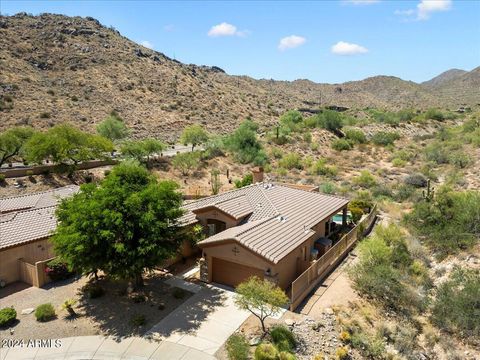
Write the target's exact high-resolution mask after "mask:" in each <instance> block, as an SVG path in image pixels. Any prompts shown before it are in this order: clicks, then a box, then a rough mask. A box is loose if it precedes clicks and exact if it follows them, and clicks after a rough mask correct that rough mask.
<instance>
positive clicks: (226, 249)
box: [202, 211, 337, 289]
mask: <svg viewBox="0 0 480 360" xmlns="http://www.w3.org/2000/svg"><path fill="white" fill-rule="evenodd" d="M336 213H337V211H335V212H334V213H332V214H331V216H333V215H335V214H336ZM202 215H203V216H202V221H205V223H206V219H207V218H212V216H213V215H212V211H208V212H205V213H204V214H202ZM222 215H223V214H221V213H220V212H218V214H217V216H218V217H217V219H219V220H222V221H225V222H226V223H227V228H228V227H230V226H235V223H234V222H232V221H231V220H230V222H227V221H226V220H228V219H229V218H228V217H226V216H225V215H223V217H222ZM331 216H330V217H328V218H327V219H325V220H323V221H321V222H319V223H318V224H316V225H314V226H313V227H312V230H313V231H314V232H315V233H314V234H312V236H311V237H310V238H308V239H307V240H306V241H304V242H303V243H302V244H301V245H299V246H298V247H297V248H295V250H293V251H292V252H291V253H290V254H288V255H287V256H285V258H283V259H282V260H281V261H280V262H279V263H278V264H275V265H274V264H272V263H270V262H269V261H267V260H265V259H264V258H262V257H260V256H258V255H256V254H255V253H253V252H252V251H250V250H248V249H247V248H245V247H243V246H242V245H240V244H239V243H238V242H236V241H234V240H232V241H229V242H227V243H222V244H218V245H212V246H208V247H205V248H204V249H203V251H204V257H205V259H206V261H207V264H208V269H212V257H217V258H221V259H224V260H229V261H233V262H236V263H240V264H243V265H247V266H252V267H254V268H258V269H262V270H264V271H265V270H267V269H268V268H270V269H271V271H272V274H273V275H276V278H277V280H278V284H279V286H280V287H282V288H283V289H287V288H288V287H289V286H290V284H291V283H292V281H293V280H295V279H296V278H297V277H298V276H299V275H300V274H301V273H302V272H304V271H305V270H306V269H307V268H308V267H309V266H310V265H311V262H310V252H311V251H310V250H311V248H312V247H313V244H314V243H315V241H316V240H318V239H319V238H320V237H322V236H325V224H326V223H327V221H328V220H329V219H330V218H331ZM234 246H236V247H237V249H238V250H239V252H238V253H237V254H236V255H235V253H234V252H233V251H232V250H233V248H234ZM304 251H306V260H304V257H303V254H304ZM208 279H209V281H212V274H211V273H210V271H209V274H208Z"/></svg>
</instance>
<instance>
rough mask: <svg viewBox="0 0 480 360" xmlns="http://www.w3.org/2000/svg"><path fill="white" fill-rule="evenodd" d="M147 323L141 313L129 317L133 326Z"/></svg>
mask: <svg viewBox="0 0 480 360" xmlns="http://www.w3.org/2000/svg"><path fill="white" fill-rule="evenodd" d="M146 323H147V319H146V317H145V315H143V314H136V315H133V316H132V317H131V319H130V324H132V326H134V327H139V326H143V325H145V324H146Z"/></svg>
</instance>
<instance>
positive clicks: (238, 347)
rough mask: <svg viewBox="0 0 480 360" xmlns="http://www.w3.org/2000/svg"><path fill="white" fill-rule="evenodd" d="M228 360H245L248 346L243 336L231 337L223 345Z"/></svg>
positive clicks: (248, 350) (235, 335) (248, 349)
mask: <svg viewBox="0 0 480 360" xmlns="http://www.w3.org/2000/svg"><path fill="white" fill-rule="evenodd" d="M225 347H226V350H227V354H228V358H229V359H230V360H247V359H248V355H249V352H250V345H249V344H248V341H247V338H246V337H245V335H243V334H233V335H231V336H230V337H229V338H228V340H227V343H226V344H225Z"/></svg>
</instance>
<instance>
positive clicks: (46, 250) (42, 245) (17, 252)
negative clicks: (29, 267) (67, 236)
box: [0, 239, 54, 283]
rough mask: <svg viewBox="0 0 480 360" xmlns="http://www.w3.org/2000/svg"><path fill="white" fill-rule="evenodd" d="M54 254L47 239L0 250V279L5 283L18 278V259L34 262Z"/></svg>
mask: <svg viewBox="0 0 480 360" xmlns="http://www.w3.org/2000/svg"><path fill="white" fill-rule="evenodd" d="M53 256H54V253H53V246H52V244H51V243H50V242H49V241H48V239H44V240H38V241H34V242H31V243H28V244H25V245H20V246H16V247H13V248H8V249H4V250H0V279H2V280H4V281H5V282H6V283H11V282H14V281H19V280H20V271H19V265H18V259H20V258H23V259H24V260H25V261H27V262H29V263H31V264H34V263H35V262H36V261H41V260H47V259H50V258H52V257H53Z"/></svg>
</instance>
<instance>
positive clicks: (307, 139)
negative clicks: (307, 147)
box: [303, 131, 312, 144]
mask: <svg viewBox="0 0 480 360" xmlns="http://www.w3.org/2000/svg"><path fill="white" fill-rule="evenodd" d="M303 141H305V142H306V143H307V144H310V143H311V142H312V133H311V132H309V131H308V132H306V133H304V134H303Z"/></svg>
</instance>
